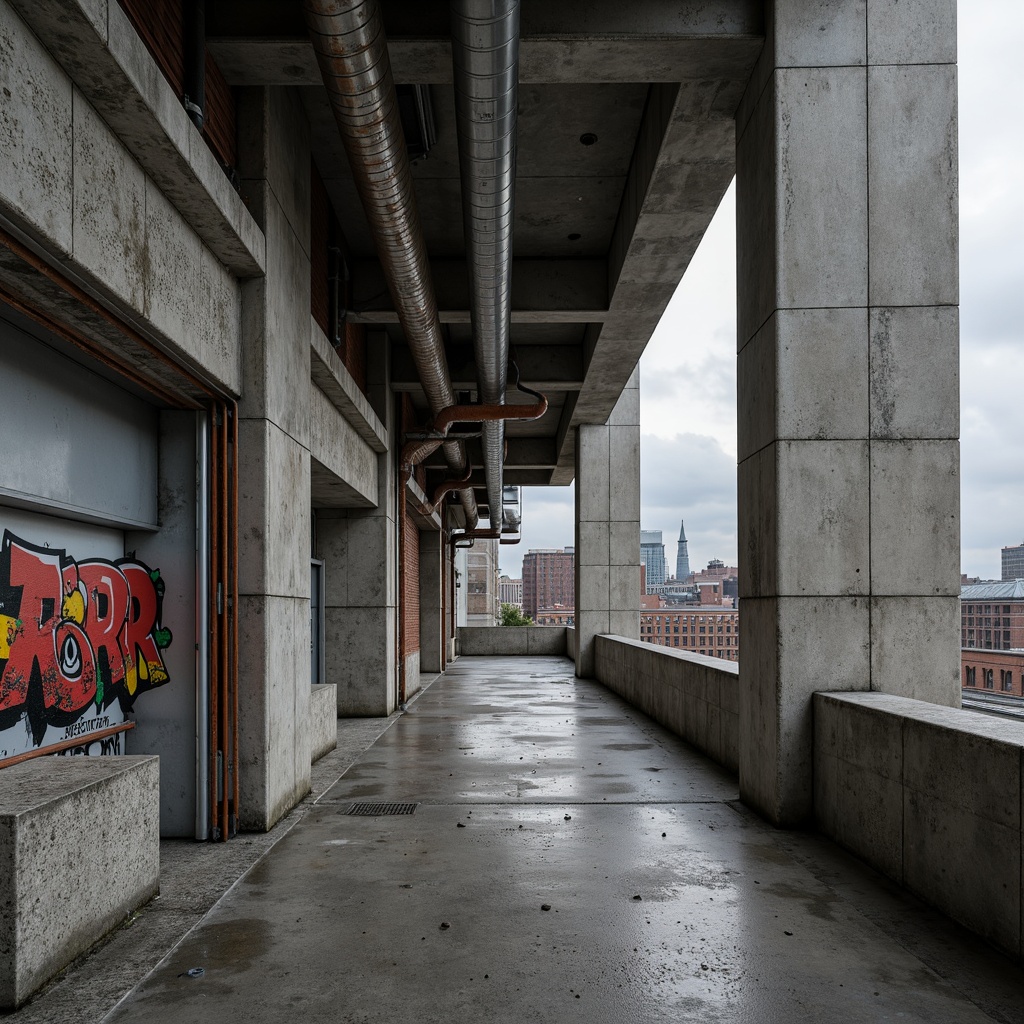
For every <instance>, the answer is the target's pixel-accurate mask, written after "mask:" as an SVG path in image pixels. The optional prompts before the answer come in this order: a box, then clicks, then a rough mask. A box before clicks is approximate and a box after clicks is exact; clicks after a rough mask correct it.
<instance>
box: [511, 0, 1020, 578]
mask: <svg viewBox="0 0 1024 1024" xmlns="http://www.w3.org/2000/svg"><path fill="white" fill-rule="evenodd" d="M959 19H960V20H959V65H960V67H959V81H960V118H959V120H960V303H961V305H960V343H961V350H960V363H961V367H960V389H961V437H962V447H961V480H962V501H963V505H962V508H963V516H962V550H963V556H962V561H963V566H962V567H963V571H964V572H966V573H968V574H969V575H972V576H982V577H984V578H993V579H998V578H999V574H1000V565H999V549H1000V547H1002V546H1003V545H1004V544H1016V543H1020V542H1021V541H1024V430H1022V429H1021V427H1020V419H1019V417H1018V415H1017V414H1018V412H1019V406H1020V404H1021V400H1022V396H1024V139H1022V138H1021V133H1020V126H1021V110H1022V109H1024V67H1022V65H1021V63H1020V61H1019V59H1018V53H1017V50H1018V49H1019V43H1020V39H1021V38H1024V3H1021V0H970V2H969V3H966V2H965V3H961V4H960V5H959ZM735 261H736V251H735V188H730V189H729V192H728V193H727V194H726V197H725V199H724V201H723V202H722V205H721V207H720V209H719V210H718V213H717V214H716V215H715V218H714V220H713V221H712V222H711V226H710V227H709V228H708V231H707V233H706V234H705V236H704V240H703V241H702V242H701V245H700V248H699V249H698V250H697V254H696V255H695V256H694V258H693V261H692V262H691V264H690V267H689V269H688V270H687V272H686V276H685V277H684V278H683V280H682V283H681V284H680V286H679V288H678V290H677V291H676V294H675V297H674V298H673V300H672V302H671V303H670V304H669V307H668V309H667V310H666V312H665V316H664V317H663V318H662V321H661V324H660V325H659V327H658V330H657V331H656V332H655V334H654V336H653V337H652V339H651V341H650V343H649V344H648V346H647V350H646V351H645V353H644V356H643V359H642V360H641V362H640V429H641V465H640V498H641V523H642V526H643V528H644V529H645V530H662V531H663V532H664V534H665V542H666V555H667V556H668V559H669V564H670V565H674V564H675V540H676V538H677V536H678V531H679V520H680V519H681V518H683V519H685V520H686V534H687V537H688V539H689V541H690V564H691V566H693V567H695V568H697V567H700V566H703V565H705V564H706V563H707V562H708V560H709V559H711V558H721V559H723V560H724V561H725V562H727V563H728V564H732V565H735V564H736V356H735V350H736V340H735V339H736V318H735V283H736V272H735ZM523 504H524V510H523V511H524V514H523V542H522V544H520V545H519V546H516V547H503V548H502V549H501V565H502V570H503V571H508V572H510V574H512V575H514V576H518V575H519V574H520V572H521V563H522V556H523V555H524V554H525V553H526V551H527V550H528V549H529V548H536V547H562V546H564V545H567V544H572V543H573V514H574V511H573V494H572V489H571V488H527V489H525V491H524V502H523Z"/></svg>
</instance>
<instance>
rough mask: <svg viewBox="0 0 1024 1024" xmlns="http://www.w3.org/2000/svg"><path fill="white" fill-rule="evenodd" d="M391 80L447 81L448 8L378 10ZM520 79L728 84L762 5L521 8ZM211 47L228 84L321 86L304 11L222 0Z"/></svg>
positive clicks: (694, 0)
mask: <svg viewBox="0 0 1024 1024" xmlns="http://www.w3.org/2000/svg"><path fill="white" fill-rule="evenodd" d="M384 20H385V29H386V31H387V35H388V49H389V52H390V56H391V65H392V69H393V71H394V74H395V80H396V81H398V82H404V83H415V84H423V85H439V84H446V83H450V82H451V80H452V58H451V42H450V38H449V33H450V27H449V22H448V11H447V8H446V7H445V6H444V5H440V6H437V5H429V4H422V3H415V2H406V3H398V4H394V3H390V4H388V5H387V7H386V9H385V11H384ZM521 25H522V36H521V43H520V48H519V62H520V65H519V66H520V72H519V81H520V82H521V83H523V84H530V83H537V82H554V83H561V82H564V83H568V82H583V83H587V84H589V83H594V82H637V81H642V82H678V81H682V80H683V79H694V80H701V79H703V80H708V79H726V78H728V79H733V78H736V77H737V73H738V71H740V70H741V69H743V68H746V70H747V72H748V73H749V69H750V67H751V66H752V64H753V61H754V60H755V59H756V58H757V53H758V51H759V50H760V47H761V43H762V37H763V32H764V28H763V25H764V16H763V10H762V4H761V3H760V2H759V0H713V2H703V0H686V2H680V3H675V4H665V3H661V2H660V0H637V2H635V3H631V4H628V5H623V4H621V3H619V2H618V0H568V2H563V3H559V4H552V3H549V2H547V0H527V2H525V3H524V4H523V10H522V20H521ZM207 26H208V31H209V38H208V44H209V46H210V49H211V52H212V53H213V54H214V56H215V57H216V58H217V62H218V64H219V66H220V68H221V70H222V71H223V72H224V74H225V76H226V77H227V79H228V81H229V82H230V83H231V84H232V85H320V83H321V78H320V71H319V69H318V67H317V64H316V60H315V58H314V56H313V51H312V48H311V47H310V45H309V42H308V38H307V35H306V30H305V26H304V25H303V22H302V16H301V9H299V8H298V7H296V6H295V5H282V4H275V3H270V2H255V3H254V2H248V0H221V2H220V3H218V4H216V5H215V6H214V8H213V11H212V12H210V13H209V14H208V15H207Z"/></svg>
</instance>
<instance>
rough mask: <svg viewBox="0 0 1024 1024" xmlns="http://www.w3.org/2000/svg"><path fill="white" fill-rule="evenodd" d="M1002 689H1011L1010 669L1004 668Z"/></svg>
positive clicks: (1011, 676)
mask: <svg viewBox="0 0 1024 1024" xmlns="http://www.w3.org/2000/svg"><path fill="white" fill-rule="evenodd" d="M1003 689H1004V690H1006V691H1007V692H1009V691H1010V690H1012V689H1013V672H1012V671H1011V670H1010V669H1007V670H1006V677H1005V678H1004V679H1003Z"/></svg>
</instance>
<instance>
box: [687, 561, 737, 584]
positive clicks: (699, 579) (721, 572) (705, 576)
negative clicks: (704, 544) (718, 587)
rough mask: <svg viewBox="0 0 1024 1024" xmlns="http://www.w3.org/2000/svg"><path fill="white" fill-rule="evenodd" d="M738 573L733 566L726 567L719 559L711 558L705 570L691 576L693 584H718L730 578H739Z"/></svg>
mask: <svg viewBox="0 0 1024 1024" xmlns="http://www.w3.org/2000/svg"><path fill="white" fill-rule="evenodd" d="M739 574H740V571H739V569H738V568H737V567H736V566H735V565H726V564H725V562H723V561H722V560H721V559H720V558H712V559H711V561H710V562H708V567H707V568H706V569H701V570H700V571H699V572H695V573H694V574H693V582H694V583H719V582H721V581H722V580H726V579H728V578H729V577H730V576H736V577H739Z"/></svg>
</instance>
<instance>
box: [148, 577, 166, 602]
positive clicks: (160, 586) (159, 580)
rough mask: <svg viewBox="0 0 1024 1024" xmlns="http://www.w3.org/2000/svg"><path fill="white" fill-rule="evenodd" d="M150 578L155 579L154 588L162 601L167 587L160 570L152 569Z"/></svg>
mask: <svg viewBox="0 0 1024 1024" xmlns="http://www.w3.org/2000/svg"><path fill="white" fill-rule="evenodd" d="M149 578H150V579H151V580H152V581H153V589H154V590H155V591H156V596H157V598H158V599H159V600H161V601H162V600H163V599H164V593H165V591H166V589H167V588H166V587H165V586H164V580H163V577H162V576H161V575H160V570H159V569H150V571H149Z"/></svg>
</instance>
